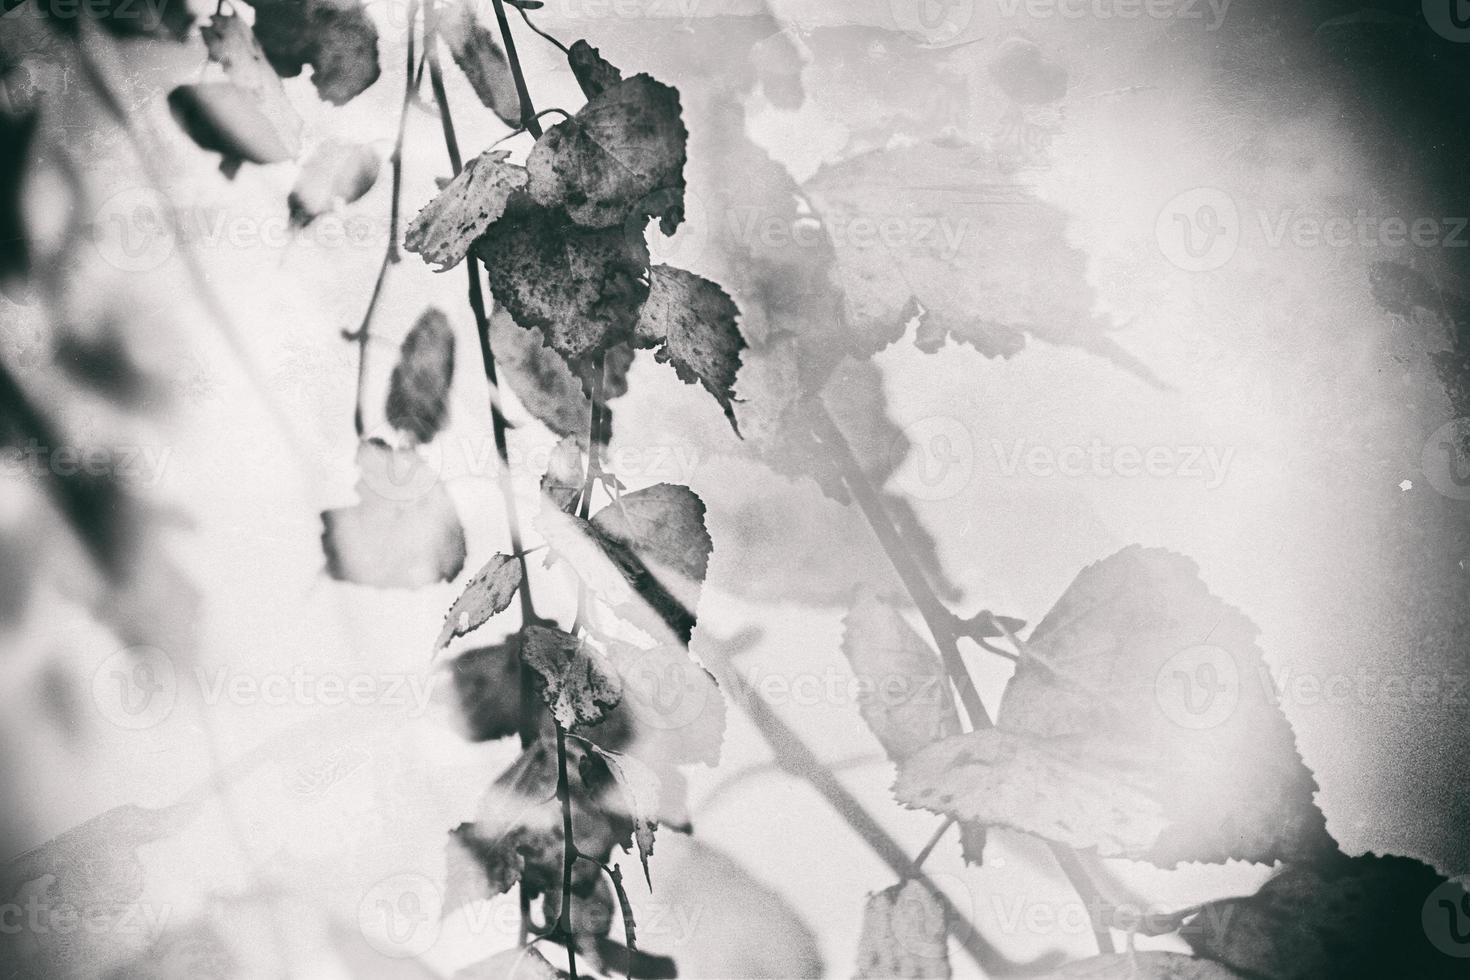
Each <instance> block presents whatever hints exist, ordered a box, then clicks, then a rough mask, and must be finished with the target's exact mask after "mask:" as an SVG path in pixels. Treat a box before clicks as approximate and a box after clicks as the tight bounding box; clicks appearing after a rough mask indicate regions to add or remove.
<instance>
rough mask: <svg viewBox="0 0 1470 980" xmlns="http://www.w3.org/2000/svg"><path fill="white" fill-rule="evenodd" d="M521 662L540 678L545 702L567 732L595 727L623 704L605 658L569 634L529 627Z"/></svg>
mask: <svg viewBox="0 0 1470 980" xmlns="http://www.w3.org/2000/svg"><path fill="white" fill-rule="evenodd" d="M521 658H522V660H523V661H524V662H525V664H526V665H527V666H528V667H530V668H531V669H532V670H534V671H536V673H537V674H539V675H541V679H542V681H543V682H544V690H543V693H542V699H543V700H544V701H545V702H546V706H547V707H548V708H550V709H551V714H552V717H553V718H555V719H556V722H557V724H558V725H560V726H561V727H562V728H564V729H567V730H571V729H574V728H581V727H583V726H587V725H595V724H597V723H598V722H599V721H601V720H602V719H603V716H604V715H606V714H607V712H608V710H609V709H611V708H613V707H614V706H615V705H616V704H617V703H618V702H619V701H620V700H622V696H623V694H622V690H621V687H620V685H619V683H618V675H617V673H616V672H615V671H613V670H612V669H611V667H609V666H608V665H607V664H606V663H605V661H604V658H603V656H602V654H600V653H598V652H597V651H596V650H594V649H593V648H592V647H591V646H590V645H588V644H587V643H585V642H583V641H581V640H578V639H577V638H576V637H575V636H572V635H571V634H570V633H566V632H563V631H562V630H558V629H552V628H550V627H547V626H527V627H526V628H525V629H524V630H523V631H522V646H521Z"/></svg>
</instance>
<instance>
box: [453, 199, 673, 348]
mask: <svg viewBox="0 0 1470 980" xmlns="http://www.w3.org/2000/svg"><path fill="white" fill-rule="evenodd" d="M474 252H475V255H476V256H478V257H479V258H480V259H481V261H483V262H484V263H485V270H486V273H487V274H488V276H489V279H490V290H491V292H493V293H494V294H495V300H496V302H498V303H501V304H503V305H504V306H505V308H506V309H507V310H508V311H509V312H510V315H511V316H512V317H513V318H514V319H515V322H516V323H518V324H520V325H521V326H523V327H537V328H539V329H540V330H541V331H542V332H543V333H544V334H545V337H546V340H547V342H548V343H549V344H550V345H551V347H552V349H553V350H555V351H556V352H557V353H558V354H560V355H561V356H562V357H564V358H566V360H567V362H568V363H569V364H571V365H572V366H573V367H574V368H575V367H576V366H577V364H578V362H579V361H580V360H581V359H582V358H585V357H587V356H588V355H591V354H594V353H596V352H597V351H604V350H607V349H608V348H610V347H613V346H614V345H617V344H621V343H624V342H626V341H628V340H631V339H632V336H633V328H634V326H635V325H636V324H637V322H638V313H639V310H641V309H642V308H643V303H644V301H645V300H647V299H648V282H647V280H646V278H645V277H646V275H647V272H648V245H647V244H646V243H645V242H644V240H643V237H642V236H641V235H628V234H626V233H625V232H624V230H623V229H622V228H621V227H617V228H602V229H589V228H583V227H580V226H579V225H576V224H574V223H572V221H570V220H569V219H568V218H567V217H566V215H564V214H562V213H561V212H560V211H558V210H553V209H548V208H542V207H538V206H536V205H535V204H533V203H532V202H530V201H529V200H526V199H522V198H521V196H520V195H516V196H515V198H513V199H512V201H511V204H510V206H509V207H508V208H507V209H506V213H505V215H504V217H502V218H501V219H500V220H499V221H496V222H495V223H494V224H493V225H491V226H490V229H489V230H488V231H487V232H486V233H485V234H484V235H483V236H482V237H481V238H480V239H479V240H478V241H477V242H476V243H475V245H474Z"/></svg>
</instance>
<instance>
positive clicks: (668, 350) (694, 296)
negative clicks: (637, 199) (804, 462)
mask: <svg viewBox="0 0 1470 980" xmlns="http://www.w3.org/2000/svg"><path fill="white" fill-rule="evenodd" d="M739 316H740V310H739V309H738V308H737V307H736V306H735V301H734V300H732V299H730V297H729V296H728V295H727V294H726V293H725V291H724V290H723V289H721V288H720V287H719V286H718V285H716V284H715V283H712V282H710V281H709V280H708V279H703V278H701V277H699V276H696V275H695V274H694V273H692V272H685V271H684V270H683V269H675V268H672V267H670V266H666V265H656V266H654V267H653V268H652V269H650V270H649V289H648V300H647V302H645V303H644V304H643V310H642V312H641V313H640V314H639V318H638V327H637V335H636V343H637V344H638V346H639V347H652V348H656V354H655V355H654V356H655V357H656V358H657V359H658V361H659V363H661V364H672V365H673V366H674V371H675V373H676V374H678V376H679V380H680V381H682V382H684V383H685V384H702V385H704V387H705V389H706V390H707V391H709V393H710V394H711V395H714V396H715V400H716V401H718V402H719V403H720V407H721V408H723V409H724V410H725V415H726V416H727V417H728V418H729V419H730V424H731V425H735V424H736V423H735V407H734V404H733V402H734V401H735V391H734V389H735V376H736V375H737V374H738V373H739V372H740V352H741V351H743V350H744V349H745V338H744V337H742V336H741V335H740V327H739V325H738V324H737V323H736V321H737V319H738V318H739Z"/></svg>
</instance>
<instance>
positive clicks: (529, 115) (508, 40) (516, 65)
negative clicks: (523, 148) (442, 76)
mask: <svg viewBox="0 0 1470 980" xmlns="http://www.w3.org/2000/svg"><path fill="white" fill-rule="evenodd" d="M494 3H495V20H496V21H497V22H498V23H499V24H500V37H501V40H503V41H504V42H505V57H506V60H507V61H509V62H510V74H511V77H512V78H513V79H515V83H516V95H518V96H519V97H520V100H521V125H522V126H523V127H525V130H526V132H528V133H530V134H531V136H532V137H533V138H534V139H538V140H539V139H540V138H541V123H540V122H539V121H538V120H537V118H536V108H535V106H533V105H532V104H531V93H530V92H529V91H528V90H527V89H526V75H525V73H524V72H522V71H521V59H520V57H519V56H518V55H517V54H516V42H515V38H513V37H512V36H511V33H510V21H509V20H508V19H507V18H506V16H505V0H494Z"/></svg>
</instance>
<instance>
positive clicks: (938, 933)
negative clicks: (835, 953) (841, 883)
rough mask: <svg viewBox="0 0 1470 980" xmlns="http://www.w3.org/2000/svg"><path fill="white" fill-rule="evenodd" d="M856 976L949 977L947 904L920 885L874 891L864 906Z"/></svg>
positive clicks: (908, 884) (901, 885)
mask: <svg viewBox="0 0 1470 980" xmlns="http://www.w3.org/2000/svg"><path fill="white" fill-rule="evenodd" d="M853 975H854V976H856V977H881V978H889V977H944V978H946V980H947V978H948V977H949V927H948V925H947V924H946V915H945V911H944V906H943V905H941V904H939V900H938V899H937V898H935V897H934V894H933V893H932V892H931V891H929V889H928V888H927V887H926V886H925V885H923V884H920V883H919V882H917V881H906V882H902V883H900V884H897V885H894V886H893V887H892V888H885V889H884V890H883V891H881V892H874V893H873V894H872V895H869V896H868V904H867V905H866V906H865V907H864V908H863V931H862V934H861V935H860V936H859V937H858V952H857V968H856V970H855V972H854V973H853Z"/></svg>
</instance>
